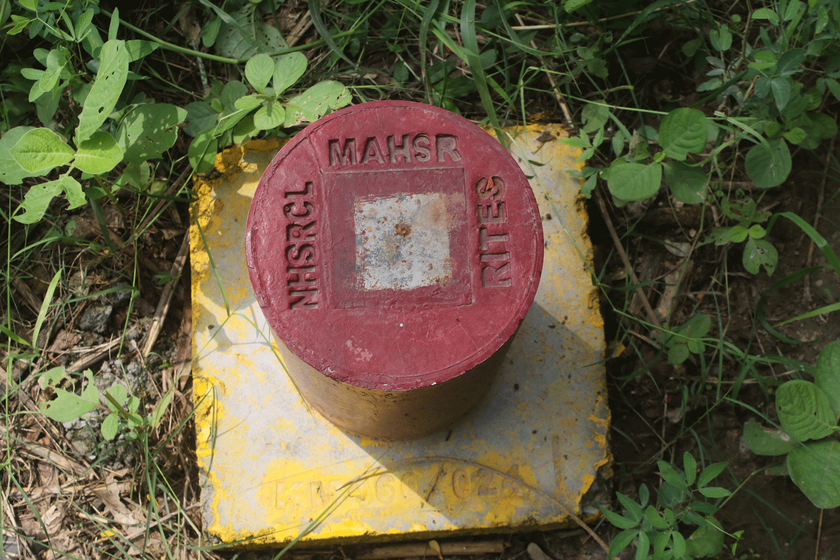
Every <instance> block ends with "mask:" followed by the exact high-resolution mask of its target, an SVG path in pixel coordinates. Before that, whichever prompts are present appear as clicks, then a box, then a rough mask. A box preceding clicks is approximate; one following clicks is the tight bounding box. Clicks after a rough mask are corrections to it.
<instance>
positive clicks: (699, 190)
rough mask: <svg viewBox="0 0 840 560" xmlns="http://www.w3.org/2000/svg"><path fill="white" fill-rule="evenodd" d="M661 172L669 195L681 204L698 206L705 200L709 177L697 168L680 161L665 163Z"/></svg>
mask: <svg viewBox="0 0 840 560" xmlns="http://www.w3.org/2000/svg"><path fill="white" fill-rule="evenodd" d="M616 155H617V154H616ZM662 171H663V173H664V175H665V182H666V183H667V184H668V187H669V188H670V189H671V194H673V195H674V198H676V199H677V200H679V201H680V202H682V203H683V204H699V203H701V202H703V201H704V200H705V199H706V185H707V184H708V182H709V176H708V175H707V174H706V173H705V172H704V171H703V170H702V169H700V168H699V167H691V166H690V165H688V164H686V163H683V162H681V161H667V162H665V163H664V164H663V169H662Z"/></svg>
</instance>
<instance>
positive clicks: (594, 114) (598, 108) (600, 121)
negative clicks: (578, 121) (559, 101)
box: [581, 103, 610, 133]
mask: <svg viewBox="0 0 840 560" xmlns="http://www.w3.org/2000/svg"><path fill="white" fill-rule="evenodd" d="M581 118H582V119H583V131H584V132H586V133H591V132H595V131H596V130H599V129H600V128H601V127H602V126H604V125H605V124H607V121H608V120H609V119H610V110H609V109H608V108H607V107H605V106H604V105H600V104H596V103H588V104H587V105H586V107H584V108H583V111H581Z"/></svg>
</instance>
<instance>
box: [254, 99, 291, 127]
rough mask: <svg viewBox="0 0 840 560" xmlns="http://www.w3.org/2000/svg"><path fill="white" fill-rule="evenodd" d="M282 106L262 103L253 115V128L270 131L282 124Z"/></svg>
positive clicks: (276, 103) (275, 102)
mask: <svg viewBox="0 0 840 560" xmlns="http://www.w3.org/2000/svg"><path fill="white" fill-rule="evenodd" d="M285 116H286V115H285V113H284V111H283V106H282V105H280V103H279V102H277V101H269V102H267V103H264V104H263V106H262V107H260V108H259V109H258V110H257V112H256V113H255V114H254V126H255V127H257V128H258V129H259V130H270V129H272V128H277V127H279V126H280V125H282V124H283V119H284V117H285Z"/></svg>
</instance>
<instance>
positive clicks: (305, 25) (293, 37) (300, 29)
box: [287, 10, 312, 48]
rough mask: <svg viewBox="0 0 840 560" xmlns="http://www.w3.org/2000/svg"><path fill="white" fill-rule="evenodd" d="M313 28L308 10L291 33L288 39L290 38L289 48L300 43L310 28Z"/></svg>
mask: <svg viewBox="0 0 840 560" xmlns="http://www.w3.org/2000/svg"><path fill="white" fill-rule="evenodd" d="M310 27H312V18H311V17H309V10H306V13H305V14H303V17H302V18H300V21H298V22H297V24H296V25H295V26H294V27H293V28H292V30H291V31H289V34H288V35H287V37H289V41H288V43H289V48H292V47H294V46H295V45H296V44H297V42H298V41H300V39H301V37H303V34H304V33H306V32H307V31H308V30H309V28H310Z"/></svg>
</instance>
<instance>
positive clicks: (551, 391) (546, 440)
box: [190, 125, 611, 545]
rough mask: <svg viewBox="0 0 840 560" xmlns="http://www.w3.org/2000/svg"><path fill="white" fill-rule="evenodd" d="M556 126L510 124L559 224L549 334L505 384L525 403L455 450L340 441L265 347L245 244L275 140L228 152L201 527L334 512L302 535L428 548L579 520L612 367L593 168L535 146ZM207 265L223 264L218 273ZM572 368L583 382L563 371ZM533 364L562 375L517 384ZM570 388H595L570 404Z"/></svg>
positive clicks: (280, 521)
mask: <svg viewBox="0 0 840 560" xmlns="http://www.w3.org/2000/svg"><path fill="white" fill-rule="evenodd" d="M544 131H548V132H550V133H552V134H555V135H565V132H564V131H563V130H562V128H561V127H559V126H554V125H540V126H534V127H528V128H527V129H526V130H521V129H520V130H514V129H511V132H512V133H515V134H517V135H518V136H517V137H516V140H515V141H514V145H513V152H514V154H516V153H518V152H517V150H520V152H523V153H525V154H526V157H524V158H523V161H525V160H527V159H532V160H537V161H539V162H540V163H543V164H544V165H541V166H531V167H530V168H529V169H526V173H528V174H529V175H534V178H533V179H532V185H533V186H534V189H535V193H536V194H537V200H538V202H539V205H540V212H541V214H542V215H543V216H545V215H546V214H552V216H553V219H552V220H546V221H544V222H543V225H544V227H545V230H546V239H547V240H548V244H547V248H546V261H545V266H544V270H543V280H542V284H541V288H540V292H539V293H538V298H537V301H538V305H539V307H540V308H541V309H542V310H543V311H544V313H545V314H546V316H545V320H546V321H548V322H550V323H551V324H552V325H553V328H545V329H542V330H540V331H538V334H537V333H535V334H534V336H533V337H532V339H533V341H534V344H535V346H533V347H526V348H527V352H528V353H527V355H525V356H521V357H520V356H519V355H517V356H515V359H516V360H521V361H520V362H517V363H516V364H514V366H512V371H513V373H511V374H510V375H513V376H514V377H512V378H511V380H510V381H505V384H504V385H502V384H501V382H500V385H499V387H498V388H497V391H498V392H499V394H500V395H503V394H509V393H505V392H506V391H507V392H510V391H513V390H514V389H513V388H512V385H513V381H516V383H517V386H518V389H517V391H518V393H517V395H519V396H521V400H516V401H515V402H514V403H513V404H512V405H511V406H510V409H509V410H508V412H506V415H505V416H502V417H493V416H479V417H475V418H474V417H473V416H470V415H468V416H467V417H466V418H464V419H463V420H462V421H460V422H459V423H456V424H455V425H454V426H453V430H454V431H455V433H456V436H453V442H457V443H452V444H451V445H449V444H447V443H446V441H448V440H444V439H443V436H440V435H439V436H436V437H434V438H431V437H430V438H429V440H428V441H426V440H424V442H423V443H419V442H418V443H416V444H415V443H413V442H406V443H385V442H379V441H372V440H369V439H367V438H357V437H351V436H348V435H346V434H343V433H342V432H341V431H339V430H338V429H336V428H335V427H334V426H332V425H330V424H329V423H328V422H326V421H325V420H324V419H323V418H322V417H321V416H320V415H319V414H318V413H317V412H314V411H312V410H310V409H309V407H308V406H307V405H306V403H305V402H303V401H302V400H301V399H300V398H299V396H298V395H297V394H296V393H295V389H294V387H293V386H292V385H291V384H290V381H289V379H288V378H287V377H286V376H285V375H284V374H283V371H284V366H283V364H282V362H280V361H279V354H277V353H276V346H274V345H272V347H269V346H268V345H266V344H265V342H264V341H265V340H266V338H268V339H270V337H271V336H272V335H271V333H270V331H269V329H268V327H267V325H265V324H264V321H263V319H262V315H261V312H260V311H259V308H258V306H256V304H255V302H254V297H253V295H252V293H251V288H250V283H249V282H248V279H247V272H246V270H245V266H244V250H243V244H244V240H243V235H244V222H245V220H246V217H247V213H248V208H249V205H250V200H251V199H252V197H253V195H254V192H255V190H256V187H257V184H258V182H259V179H260V175H261V170H262V169H264V168H265V166H266V165H267V163H268V161H270V159H271V157H272V156H273V154H274V153H275V152H276V151H277V149H278V148H279V144H278V143H277V142H275V141H264V142H263V141H260V142H252V143H251V144H249V145H248V146H246V147H245V148H232V149H230V150H226V151H225V152H224V153H222V154H220V155H219V156H217V158H216V168H215V173H214V174H211V177H213V178H212V179H207V178H204V179H201V180H199V181H197V182H196V184H195V187H194V188H195V191H196V193H197V194H198V198H197V200H196V202H195V203H194V204H193V224H192V227H191V233H190V240H191V249H192V267H193V271H192V272H193V275H192V279H193V291H192V293H193V316H194V323H195V327H194V330H195V334H194V347H193V351H194V356H196V363H195V366H194V368H193V373H194V395H195V402H196V405H197V411H196V431H197V454H198V457H199V464H200V468H201V474H202V477H203V478H202V487H203V497H202V501H203V512H204V521H205V530H206V532H207V534H208V536H210V537H211V540H212V541H213V542H228V543H229V542H234V541H241V540H244V539H247V544H250V545H258V544H271V543H280V542H288V541H289V540H291V539H293V538H296V537H298V536H299V535H301V534H302V533H303V532H305V531H306V530H307V528H309V527H310V524H312V523H313V522H314V521H316V520H318V519H319V516H323V514H324V513H327V514H328V515H326V516H323V519H322V520H321V522H320V523H318V524H316V526H315V527H314V530H313V532H312V533H310V534H307V535H304V536H303V537H302V540H306V541H312V542H317V543H332V542H343V541H348V540H361V539H365V540H369V539H380V540H381V539H388V538H396V537H408V536H410V537H411V538H418V539H423V538H432V537H435V536H445V535H446V534H450V533H481V532H488V531H492V532H498V531H501V530H505V529H508V528H512V527H514V526H515V525H517V524H519V525H533V526H535V527H558V526H563V525H568V524H570V523H571V522H570V520H569V519H568V518H567V517H566V516H565V515H564V514H563V513H562V510H561V509H560V508H559V507H558V505H557V502H561V503H562V504H563V505H565V506H566V507H568V508H570V509H572V510H574V511H578V512H579V511H580V510H581V503H580V500H581V498H582V497H583V495H584V494H585V493H586V492H587V491H588V490H589V489H590V488H591V486H592V484H593V483H594V482H595V475H596V472H597V470H598V469H599V468H601V467H604V466H606V465H609V464H610V461H611V456H610V454H609V450H608V448H607V439H606V434H607V430H608V429H609V412H608V410H607V409H606V402H605V396H606V388H605V383H604V372H603V366H600V365H592V364H595V363H597V362H599V361H600V360H601V359H602V358H603V354H604V341H603V320H602V318H601V316H600V313H599V310H598V300H597V292H596V291H595V290H594V288H593V287H592V286H591V284H590V282H589V278H590V271H589V269H588V266H589V265H591V262H592V261H591V259H592V248H591V245H590V242H589V239H588V237H587V236H586V225H587V218H586V214H585V211H584V206H583V201H582V197H581V196H580V194H579V192H578V191H579V188H578V186H577V184H576V182H574V181H570V179H569V178H568V175H567V174H566V173H565V169H569V168H571V167H576V168H578V169H580V168H581V167H582V165H583V164H582V163H575V159H576V158H577V155H578V153H579V152H578V151H577V150H572V149H570V148H568V147H566V146H563V145H561V144H559V143H557V142H549V143H545V144H543V145H541V146H540V145H539V144H536V143H535V138H537V137H538V136H539V135H540V134H541V133H542V132H544ZM529 150H530V152H529ZM561 217H562V220H561ZM561 222H562V223H561ZM202 233H203V237H202ZM205 240H206V241H207V246H205V244H204V241H205ZM208 247H209V253H208ZM209 255H213V262H215V263H216V266H217V267H221V268H220V269H219V270H218V271H217V273H218V278H217V273H214V271H213V270H212V268H211V260H210V256H209ZM222 292H223V293H224V295H225V296H226V297H227V306H226V304H225V301H224V298H223V297H222V295H221V294H222ZM228 307H229V309H230V315H229V314H228ZM255 325H256V326H257V328H258V329H260V330H261V333H260V332H257V330H256V329H255ZM559 332H562V333H568V334H564V335H563V336H564V337H566V338H563V337H558V333H559ZM524 336H525V335H523V337H524ZM528 336H531V335H528ZM561 342H562V343H563V346H558V344H559V343H561ZM514 346H516V345H514ZM272 350H273V351H274V352H272ZM512 359H514V358H512ZM570 361H571V362H572V363H574V364H576V366H575V367H576V369H574V370H572V371H573V373H574V375H575V380H574V381H575V383H571V382H570V380H569V379H568V378H567V377H566V376H565V374H563V375H561V374H560V373H562V372H565V371H566V370H567V369H568V367H567V364H568V363H569V362H570ZM530 368H542V370H540V371H543V370H544V371H547V372H551V371H555V370H556V371H557V372H558V375H556V376H553V377H552V378H551V380H550V381H549V382H546V381H545V380H544V379H543V378H536V377H532V376H529V375H523V376H522V377H521V379H520V378H518V377H515V372H516V371H519V370H521V371H524V372H527V371H528V370H529V369H530ZM569 375H571V373H570V374H569ZM569 387H575V391H583V393H579V392H576V393H573V394H569ZM581 394H583V395H585V396H583V397H582V396H581ZM517 398H520V397H517ZM479 418H481V419H483V420H479ZM266 422H268V424H266ZM487 423H489V426H488V424H487ZM488 427H489V431H488ZM481 434H485V435H481ZM488 434H490V435H488ZM584 434H586V435H584ZM564 457H572V458H573V459H574V460H567V459H566V458H564ZM574 465H577V466H574ZM246 478H247V479H248V480H249V481H250V482H248V483H247V484H245V485H242V483H241V481H242V480H244V479H246Z"/></svg>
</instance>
